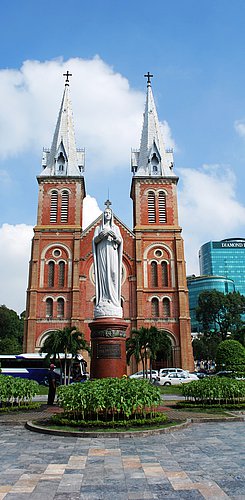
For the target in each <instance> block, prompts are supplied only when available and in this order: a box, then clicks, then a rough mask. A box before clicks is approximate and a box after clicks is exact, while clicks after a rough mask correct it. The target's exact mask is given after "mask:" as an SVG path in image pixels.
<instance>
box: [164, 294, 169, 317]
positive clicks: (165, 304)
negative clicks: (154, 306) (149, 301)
mask: <svg viewBox="0 0 245 500" xmlns="http://www.w3.org/2000/svg"><path fill="white" fill-rule="evenodd" d="M163 316H164V317H165V318H169V316H170V300H169V299H167V298H165V299H163Z"/></svg>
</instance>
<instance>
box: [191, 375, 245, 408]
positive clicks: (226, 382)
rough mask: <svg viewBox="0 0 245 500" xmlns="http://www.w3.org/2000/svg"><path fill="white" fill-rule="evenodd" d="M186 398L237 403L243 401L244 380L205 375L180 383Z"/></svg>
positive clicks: (210, 402) (198, 400) (202, 401)
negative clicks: (200, 378)
mask: <svg viewBox="0 0 245 500" xmlns="http://www.w3.org/2000/svg"><path fill="white" fill-rule="evenodd" d="M182 394H183V396H185V399H186V400H189V401H190V400H192V401H193V400H194V401H195V402H198V403H202V404H219V405H221V404H229V403H232V404H239V403H243V402H244V401H245V381H244V380H235V379H230V378H226V377H215V376H213V377H205V378H204V379H202V380H194V381H193V382H190V383H189V384H183V385H182Z"/></svg>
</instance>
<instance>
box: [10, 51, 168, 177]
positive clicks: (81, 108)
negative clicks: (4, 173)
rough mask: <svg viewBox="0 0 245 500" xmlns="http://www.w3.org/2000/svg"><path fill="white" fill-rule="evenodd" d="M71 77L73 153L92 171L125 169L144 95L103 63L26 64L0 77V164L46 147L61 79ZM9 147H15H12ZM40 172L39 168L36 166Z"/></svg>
mask: <svg viewBox="0 0 245 500" xmlns="http://www.w3.org/2000/svg"><path fill="white" fill-rule="evenodd" d="M67 69H69V71H70V72H71V73H72V75H73V76H72V77H71V83H70V90H71V98H72V105H73V110H74V125H75V131H76V141H77V147H85V149H86V164H87V165H89V169H91V170H97V171H98V170H101V168H103V171H104V172H105V171H106V170H111V169H115V170H117V169H118V167H119V168H123V167H124V168H127V169H128V165H129V155H130V151H131V148H132V147H133V148H137V147H139V142H140V134H141V128H142V122H143V111H144V101H145V92H140V91H136V90H134V89H132V88H130V86H129V82H128V80H127V79H126V78H125V77H123V76H122V75H121V74H119V73H116V72H115V71H114V70H113V68H112V67H111V66H109V65H107V64H106V63H105V62H103V61H102V59H100V58H99V57H98V56H96V57H94V58H93V59H88V60H85V59H79V58H73V59H69V60H67V61H64V60H63V59H62V58H60V59H56V60H52V61H45V62H39V61H25V62H24V63H23V65H22V67H21V68H20V69H19V70H16V69H4V70H1V71H0V94H1V96H4V98H2V104H1V114H0V128H1V131H2V132H1V136H0V159H3V160H4V159H6V158H9V157H13V156H17V155H18V154H20V153H24V152H27V151H35V152H38V153H40V165H41V151H42V148H43V147H50V146H51V141H52V137H53V133H54V129H55V124H56V120H57V116H58V109H59V106H60V103H61V97H62V93H63V88H64V81H63V77H62V75H63V73H65V72H66V70H67ZM161 126H162V130H163V135H164V137H165V142H166V145H167V147H173V139H172V137H171V132H170V129H169V126H168V123H167V122H166V121H164V122H163V123H162V124H161ZM13 145H14V147H13ZM40 170H41V166H40Z"/></svg>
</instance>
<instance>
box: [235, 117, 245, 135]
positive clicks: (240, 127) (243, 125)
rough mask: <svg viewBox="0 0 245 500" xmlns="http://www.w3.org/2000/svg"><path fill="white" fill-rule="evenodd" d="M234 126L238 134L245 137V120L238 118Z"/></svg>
mask: <svg viewBox="0 0 245 500" xmlns="http://www.w3.org/2000/svg"><path fill="white" fill-rule="evenodd" d="M234 128H235V131H236V132H237V134H238V135H239V136H240V137H242V138H243V139H245V120H236V121H235V123H234Z"/></svg>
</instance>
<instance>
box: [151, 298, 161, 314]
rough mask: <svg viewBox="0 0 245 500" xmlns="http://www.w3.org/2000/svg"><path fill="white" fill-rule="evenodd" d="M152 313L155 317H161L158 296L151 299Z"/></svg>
mask: <svg viewBox="0 0 245 500" xmlns="http://www.w3.org/2000/svg"><path fill="white" fill-rule="evenodd" d="M151 315H152V317H153V318H159V300H158V299H157V298H156V297H154V298H153V299H152V301H151Z"/></svg>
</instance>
